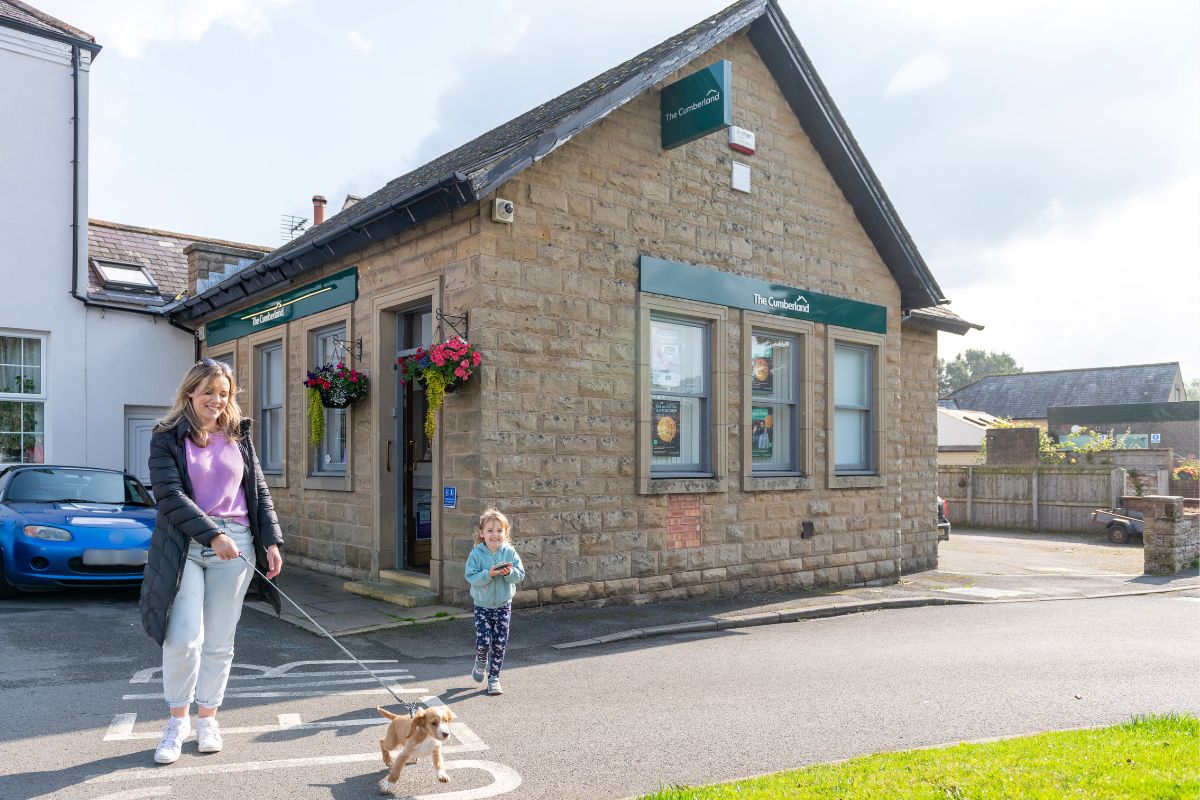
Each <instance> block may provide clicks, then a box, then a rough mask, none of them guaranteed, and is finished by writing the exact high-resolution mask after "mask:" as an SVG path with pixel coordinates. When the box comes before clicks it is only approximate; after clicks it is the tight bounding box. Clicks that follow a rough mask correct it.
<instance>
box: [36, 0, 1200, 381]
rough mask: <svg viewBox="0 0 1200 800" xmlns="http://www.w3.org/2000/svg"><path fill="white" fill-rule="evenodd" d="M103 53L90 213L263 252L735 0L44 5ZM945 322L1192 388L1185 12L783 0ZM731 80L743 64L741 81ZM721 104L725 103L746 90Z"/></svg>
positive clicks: (1195, 312)
mask: <svg viewBox="0 0 1200 800" xmlns="http://www.w3.org/2000/svg"><path fill="white" fill-rule="evenodd" d="M33 2H34V5H36V6H37V7H38V8H40V9H42V10H44V11H46V12H47V13H49V14H52V15H54V16H57V17H59V18H60V19H62V20H64V21H66V22H68V23H70V24H72V25H74V26H76V27H78V28H82V29H83V30H85V31H87V32H89V33H91V34H92V35H94V36H95V37H96V39H97V41H98V42H99V44H101V45H102V46H103V47H104V50H103V51H102V52H101V54H100V56H99V58H98V59H97V60H96V62H95V64H94V65H93V68H92V72H91V78H90V81H91V125H90V196H89V204H90V209H89V212H90V216H92V217H93V218H97V219H105V220H111V221H116V222H122V223H127V224H130V225H139V226H144V227H152V228H160V229H164V230H170V231H177V232H183V233H190V234H195V235H200V236H209V237H214V238H222V239H230V240H234V241H241V242H249V243H254V244H262V245H271V246H278V245H279V244H282V242H283V240H282V238H281V233H280V223H281V219H282V217H283V216H284V215H295V216H300V217H311V215H312V203H311V198H312V196H313V195H314V194H322V195H324V196H325V197H327V198H329V212H330V214H332V213H334V212H336V211H337V210H338V209H340V207H341V203H342V200H343V199H344V198H345V196H346V195H347V194H357V195H367V194H370V193H371V192H373V191H375V190H376V189H379V188H381V187H382V186H383V185H384V184H385V183H387V181H389V180H391V179H392V178H395V177H398V176H399V175H402V174H404V173H405V172H408V171H409V170H411V169H413V168H415V167H417V166H420V165H421V164H423V163H425V162H426V161H428V160H430V159H432V158H434V157H436V156H438V155H440V154H442V153H444V152H446V151H448V150H451V149H453V148H454V147H457V146H458V145H459V144H462V143H463V142H465V141H468V140H469V139H471V138H473V137H475V136H476V135H478V134H480V133H483V132H485V131H487V130H489V129H491V128H493V127H495V126H496V125H499V124H501V123H503V122H505V121H507V120H509V119H511V118H513V117H515V116H517V115H519V114H521V113H523V112H524V111H526V110H528V109H530V108H532V107H534V106H536V105H538V104H540V103H542V102H544V101H546V100H548V99H550V98H551V97H554V96H556V95H558V94H560V93H562V92H563V91H566V90H567V89H569V88H571V87H573V86H575V85H577V84H579V83H582V82H583V81H585V80H587V79H589V78H591V77H593V76H595V75H597V74H599V73H601V72H603V71H604V70H606V69H608V68H610V67H612V66H615V65H616V64H619V63H621V62H622V61H624V60H626V59H628V58H630V57H632V56H634V55H636V54H637V53H639V52H641V51H642V50H645V49H647V48H649V47H651V46H653V45H655V44H657V43H658V42H660V41H662V40H664V39H667V38H669V37H670V36H672V35H674V34H675V33H678V32H679V31H681V30H683V29H685V28H687V27H689V26H690V25H692V24H694V23H696V22H698V21H700V20H701V19H703V18H704V17H706V16H708V15H710V14H712V13H714V12H716V11H718V10H720V9H721V8H723V7H724V6H725V5H727V4H728V3H727V1H726V0H654V1H653V2H646V0H636V1H635V0H607V1H606V2H603V3H597V2H582V1H580V0H492V1H491V2H483V1H482V0H470V1H468V0H444V1H443V2H440V3H428V2H424V1H418V0H396V1H393V2H386V1H385V0H350V1H349V2H343V3H328V2H320V1H319V0H33ZM780 5H781V7H782V8H783V10H784V13H785V14H786V15H787V17H788V19H789V20H790V22H791V25H792V28H793V30H794V31H795V32H796V35H797V36H798V38H799V39H800V41H801V44H802V45H803V46H804V48H805V50H806V51H807V53H808V55H809V57H810V58H811V60H812V61H813V63H814V65H815V66H816V68H817V71H818V73H819V74H820V76H821V79H822V80H823V81H824V83H825V85H826V86H827V87H828V89H829V91H830V94H831V95H832V97H833V99H834V102H835V103H836V104H837V106H838V108H839V109H840V111H841V113H842V116H843V117H844V118H845V119H846V121H847V123H848V124H849V127H850V130H851V131H852V132H853V134H854V136H855V138H856V139H857V141H858V143H859V145H860V147H861V148H862V150H863V152H864V153H865V154H866V156H867V159H868V161H869V162H870V163H871V166H872V168H873V169H874V171H875V173H876V175H878V177H879V179H880V181H881V183H882V185H883V187H884V190H885V191H886V192H887V194H888V196H889V197H890V199H891V201H892V203H893V205H894V206H895V207H896V209H897V211H898V213H899V215H900V218H901V219H902V220H903V222H904V224H905V226H906V227H907V229H908V231H909V233H910V234H911V235H912V238H913V240H914V241H915V242H916V244H917V247H918V249H919V250H920V251H921V254H922V256H923V257H924V259H925V261H926V263H927V264H928V265H929V268H930V270H931V271H932V272H933V274H934V276H935V278H936V279H937V280H938V282H939V284H940V285H941V287H942V289H943V292H944V294H945V296H946V297H948V298H949V299H950V300H951V301H952V302H951V305H950V308H951V309H952V310H953V311H954V312H956V313H957V314H959V315H960V316H962V317H964V318H966V319H968V320H970V321H972V322H976V323H979V324H981V325H984V326H985V329H984V330H983V331H972V332H971V333H970V334H968V335H966V336H962V337H960V336H954V335H949V334H940V335H939V354H940V355H941V356H942V357H944V358H952V357H953V356H954V355H955V354H956V353H958V352H960V351H961V350H963V349H965V348H978V349H984V350H994V351H1003V352H1007V353H1010V354H1011V355H1012V356H1013V357H1014V358H1015V359H1016V361H1017V363H1018V364H1020V365H1021V366H1022V367H1023V368H1024V369H1025V370H1026V371H1033V370H1053V369H1072V368H1080V367H1102V366H1114V365H1121V364H1140V363H1157V362H1164V361H1178V362H1180V364H1181V367H1182V370H1183V377H1184V380H1185V381H1190V380H1192V379H1194V378H1200V325H1198V324H1197V319H1198V317H1200V4H1198V3H1196V2H1194V0H1146V1H1145V2H1141V3H1137V4H1134V3H1128V2H1109V1H1108V0H1104V1H1103V2H1078V1H1077V0H1055V2H1051V3H1047V2H1045V1H1044V0H1036V1H1034V0H1006V2H1003V3H979V2H962V0H838V2H830V1H829V0H824V1H820V0H809V1H808V2H803V1H802V0H780ZM735 68H736V65H735ZM734 102H735V104H736V102H737V101H736V97H735V98H734Z"/></svg>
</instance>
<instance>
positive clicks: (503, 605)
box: [466, 508, 525, 694]
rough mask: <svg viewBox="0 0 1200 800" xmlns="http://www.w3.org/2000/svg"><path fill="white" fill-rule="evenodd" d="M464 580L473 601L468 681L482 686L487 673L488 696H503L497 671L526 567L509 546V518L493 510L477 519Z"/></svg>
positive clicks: (498, 670)
mask: <svg viewBox="0 0 1200 800" xmlns="http://www.w3.org/2000/svg"><path fill="white" fill-rule="evenodd" d="M466 576H467V583H469V584H471V597H472V598H473V599H474V600H475V667H474V669H472V670H471V677H472V678H474V679H475V682H476V683H483V673H484V671H486V672H487V675H488V687H487V693H488V694H504V689H502V688H501V687H500V667H501V666H502V665H503V664H504V650H505V648H507V647H508V623H509V622H510V621H511V620H512V599H513V595H515V594H516V593H517V584H518V583H520V582H521V580H522V579H524V577H525V565H524V564H522V563H521V556H519V555H518V554H517V551H516V550H515V549H514V548H513V546H512V538H511V537H510V536H509V524H508V517H506V516H504V515H503V514H501V513H500V512H499V511H497V510H496V509H494V508H489V509H486V510H485V511H484V512H483V515H482V516H481V517H480V518H479V528H478V529H477V530H476V531H475V547H474V549H472V550H471V555H469V556H468V557H467V567H466ZM489 654H490V655H491V659H490V663H489V659H488V655H489Z"/></svg>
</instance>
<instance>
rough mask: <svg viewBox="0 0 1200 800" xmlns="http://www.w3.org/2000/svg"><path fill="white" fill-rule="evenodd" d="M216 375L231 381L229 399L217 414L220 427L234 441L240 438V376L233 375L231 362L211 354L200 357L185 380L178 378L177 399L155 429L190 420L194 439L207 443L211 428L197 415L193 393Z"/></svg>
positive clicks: (186, 374) (164, 429)
mask: <svg viewBox="0 0 1200 800" xmlns="http://www.w3.org/2000/svg"><path fill="white" fill-rule="evenodd" d="M217 378H225V379H226V380H228V381H229V400H228V402H226V404H225V409H224V410H223V411H222V412H221V413H220V414H219V415H217V429H218V430H220V431H221V433H223V434H225V438H226V439H228V440H229V441H231V442H236V441H238V440H239V439H241V438H242V408H241V406H239V405H238V402H237V378H235V377H234V375H233V370H232V369H230V368H229V365H228V364H223V363H221V362H220V361H216V360H214V359H211V358H205V359H202V360H200V361H197V362H196V363H195V364H193V365H192V368H191V369H189V370H188V371H187V372H186V373H185V374H184V376H183V380H182V381H180V382H179V389H178V390H176V392H175V402H174V403H173V404H172V405H171V410H170V411H168V412H167V415H166V416H165V417H163V418H162V419H160V420H159V421H158V424H157V425H155V426H154V430H155V431H169V430H171V429H172V428H174V427H175V426H176V425H178V424H179V423H180V422H182V421H183V420H187V421H188V424H189V425H191V427H192V431H191V438H192V441H193V442H195V443H196V444H198V445H199V446H200V447H207V446H208V432H207V431H205V430H204V423H202V422H201V421H200V419H199V417H197V416H196V410H195V409H194V408H192V393H193V392H195V391H196V390H198V389H199V388H200V387H201V386H207V385H208V384H209V383H211V382H212V381H215V380H216V379H217Z"/></svg>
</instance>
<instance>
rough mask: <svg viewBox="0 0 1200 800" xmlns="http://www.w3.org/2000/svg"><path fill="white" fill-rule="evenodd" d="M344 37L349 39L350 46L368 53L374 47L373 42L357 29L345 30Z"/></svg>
mask: <svg viewBox="0 0 1200 800" xmlns="http://www.w3.org/2000/svg"><path fill="white" fill-rule="evenodd" d="M346 38H347V39H349V40H350V46H351V47H353V48H354V49H355V50H358V51H360V52H363V53H369V52H371V51H372V50H374V49H375V43H374V42H373V41H371V40H370V39H368V38H367V37H366V36H363V35H362V34H361V33H359V32H358V31H347V32H346Z"/></svg>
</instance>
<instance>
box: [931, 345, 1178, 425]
mask: <svg viewBox="0 0 1200 800" xmlns="http://www.w3.org/2000/svg"><path fill="white" fill-rule="evenodd" d="M1186 398H1187V396H1186V391H1185V389H1184V383H1183V375H1182V374H1181V373H1180V370H1179V362H1177V361H1171V362H1167V363H1164V364H1134V365H1131V366H1124V367H1094V368H1088V369H1064V370H1053V371H1049V372H1020V373H1017V374H1015V375H989V376H987V377H985V378H980V379H979V380H977V381H975V382H973V383H969V384H967V385H966V386H964V387H962V388H961V389H957V390H955V391H953V392H951V393H950V394H948V395H946V396H945V397H943V398H942V399H941V400H939V401H938V405H939V406H940V407H942V408H948V409H958V410H965V411H983V412H986V413H988V414H991V415H993V416H997V417H1004V418H1006V419H1011V420H1013V421H1019V422H1031V423H1034V424H1036V425H1037V426H1039V427H1041V428H1045V427H1047V421H1048V419H1049V410H1050V407H1051V406H1112V405H1123V404H1127V403H1173V402H1178V401H1181V400H1185V399H1186Z"/></svg>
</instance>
